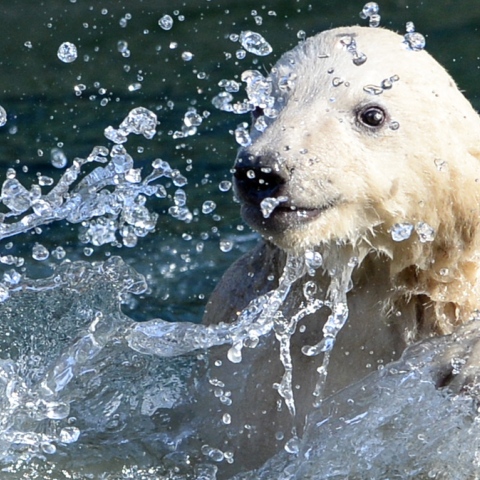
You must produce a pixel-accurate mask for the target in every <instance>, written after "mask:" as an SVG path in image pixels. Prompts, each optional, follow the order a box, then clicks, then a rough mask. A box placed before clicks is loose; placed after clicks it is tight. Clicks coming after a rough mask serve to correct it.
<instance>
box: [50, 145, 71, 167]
mask: <svg viewBox="0 0 480 480" xmlns="http://www.w3.org/2000/svg"><path fill="white" fill-rule="evenodd" d="M50 162H51V164H52V165H53V166H54V167H55V168H64V167H65V165H66V164H67V157H66V155H65V153H63V150H61V149H60V148H52V150H51V151H50Z"/></svg>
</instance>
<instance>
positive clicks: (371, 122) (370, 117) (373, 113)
mask: <svg viewBox="0 0 480 480" xmlns="http://www.w3.org/2000/svg"><path fill="white" fill-rule="evenodd" d="M386 117H387V115H386V113H385V111H384V110H383V109H382V108H380V107H378V106H376V105H375V106H372V105H370V106H368V107H365V108H363V109H362V110H360V111H359V112H358V115H357V118H358V120H359V121H360V122H361V123H363V124H364V125H366V126H367V127H381V126H382V125H383V124H384V123H385V119H386Z"/></svg>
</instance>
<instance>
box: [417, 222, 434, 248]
mask: <svg viewBox="0 0 480 480" xmlns="http://www.w3.org/2000/svg"><path fill="white" fill-rule="evenodd" d="M415 231H416V232H417V235H418V237H419V239H420V241H421V242H422V243H426V242H433V240H434V239H435V229H433V228H432V227H431V226H430V225H428V224H427V223H425V222H418V223H417V224H416V225H415Z"/></svg>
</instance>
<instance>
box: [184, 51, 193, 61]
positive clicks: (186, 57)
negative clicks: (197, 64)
mask: <svg viewBox="0 0 480 480" xmlns="http://www.w3.org/2000/svg"><path fill="white" fill-rule="evenodd" d="M193 56H194V55H193V53H192V52H183V53H182V60H183V61H185V62H189V61H190V60H192V58H193Z"/></svg>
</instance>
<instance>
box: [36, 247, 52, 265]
mask: <svg viewBox="0 0 480 480" xmlns="http://www.w3.org/2000/svg"><path fill="white" fill-rule="evenodd" d="M49 256H50V252H49V251H48V250H47V249H46V248H45V247H44V246H43V245H42V244H40V243H35V245H34V246H33V248H32V258H33V259H34V260H38V261H39V262H42V261H43V260H46V259H47V258H48V257H49Z"/></svg>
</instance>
